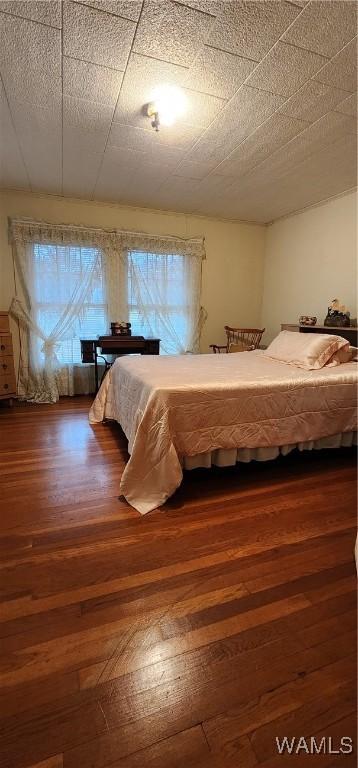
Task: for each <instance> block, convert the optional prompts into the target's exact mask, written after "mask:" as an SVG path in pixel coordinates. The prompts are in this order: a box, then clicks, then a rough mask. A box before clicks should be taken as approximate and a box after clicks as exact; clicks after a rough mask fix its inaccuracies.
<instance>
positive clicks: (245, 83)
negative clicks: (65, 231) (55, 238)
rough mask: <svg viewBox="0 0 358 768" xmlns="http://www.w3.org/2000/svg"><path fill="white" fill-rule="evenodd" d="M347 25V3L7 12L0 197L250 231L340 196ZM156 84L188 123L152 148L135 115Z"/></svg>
mask: <svg viewBox="0 0 358 768" xmlns="http://www.w3.org/2000/svg"><path fill="white" fill-rule="evenodd" d="M60 9H61V11H62V13H63V21H64V25H63V40H62V44H61V38H62V31H61V21H62V19H61V16H62V13H61V14H60V13H59V11H60ZM353 12H354V8H353V5H352V2H350V0H348V2H339V3H338V2H337V1H336V0H332V2H329V1H328V0H327V1H326V0H325V2H323V1H322V0H310V2H308V3H306V2H305V0H287V2H286V0H265V2H261V0H252V2H249V1H248V0H232V1H231V0H227V1H226V0H225V1H224V0H215V1H214V0H213V1H211V0H178V1H177V2H175V1H174V0H156V1H155V2H154V0H144V2H143V3H142V2H141V0H133V1H131V0H76V1H75V2H74V1H73V0H63V2H62V4H60V3H59V2H57V0H53V2H47V0H43V2H36V1H35V0H33V1H31V3H26V2H25V1H24V0H18V2H16V0H11V2H8V0H6V1H5V0H4V1H3V3H1V2H0V21H1V23H0V75H1V77H2V81H3V84H4V88H3V95H2V103H0V109H1V112H2V114H1V116H0V130H1V141H0V144H1V145H2V146H1V149H0V160H1V169H2V170H1V173H2V176H0V184H1V185H2V186H5V185H7V186H10V187H20V188H22V189H24V188H28V187H29V185H30V188H31V189H33V190H38V191H41V192H49V193H56V194H63V195H71V196H77V197H84V198H90V199H94V200H96V199H100V200H111V201H117V202H119V203H122V204H131V205H141V206H148V207H161V208H164V209H166V210H170V209H176V210H178V211H183V212H188V213H190V212H199V213H203V214H211V215H220V216H224V217H229V218H234V219H235V218H236V219H240V218H244V219H250V220H257V221H269V220H271V219H273V218H275V217H276V216H278V215H282V212H291V211H293V210H295V209H297V207H304V206H305V205H308V204H310V203H311V202H312V201H313V202H317V201H318V200H320V199H325V198H327V196H329V195H332V194H336V193H338V192H341V191H343V190H344V189H348V188H351V187H352V186H354V183H355V178H356V177H355V146H356V144H355V142H356V119H355V114H356V96H355V90H356V49H355V41H351V40H350V39H349V36H350V35H351V36H353V34H354V32H355V28H354V29H353V28H352V16H353ZM29 17H31V18H29ZM0 83H1V78H0ZM161 84H172V85H177V86H180V87H181V88H182V89H183V90H184V92H185V94H186V96H187V99H188V110H187V113H186V114H185V116H184V117H183V119H182V120H179V121H178V122H176V123H175V124H174V125H173V126H171V127H164V126H162V127H161V129H160V131H159V132H158V133H157V132H155V131H154V130H153V129H152V127H151V124H150V120H149V119H148V117H146V116H145V113H144V110H143V106H144V105H145V104H147V103H148V101H150V100H151V98H152V96H153V90H154V89H155V88H156V87H157V86H159V85H161ZM0 87H1V86H0ZM0 96H1V94H0Z"/></svg>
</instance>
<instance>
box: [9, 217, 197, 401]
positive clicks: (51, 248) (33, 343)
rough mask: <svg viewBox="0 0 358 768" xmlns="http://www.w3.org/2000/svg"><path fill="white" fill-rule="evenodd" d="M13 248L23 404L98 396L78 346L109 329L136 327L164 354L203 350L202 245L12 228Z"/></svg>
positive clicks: (24, 224) (66, 229)
mask: <svg viewBox="0 0 358 768" xmlns="http://www.w3.org/2000/svg"><path fill="white" fill-rule="evenodd" d="M10 239H11V242H12V244H13V251H14V262H15V268H16V275H17V290H16V296H15V298H14V300H13V302H12V305H11V308H10V312H11V313H12V315H13V316H14V317H15V318H16V319H17V321H18V324H19V329H20V340H21V359H20V367H19V384H18V388H19V395H20V396H22V397H23V398H25V399H27V400H32V401H34V402H56V401H57V400H58V398H59V397H60V396H61V395H72V394H77V393H82V392H83V393H85V392H90V391H93V370H92V367H91V366H83V365H81V360H80V342H79V339H80V338H81V337H82V338H86V337H87V338H96V337H97V336H98V335H101V334H105V333H106V332H107V333H108V329H109V323H110V321H111V320H128V319H130V321H132V323H133V331H132V332H133V333H140V334H143V335H146V336H155V337H158V338H160V339H161V350H162V351H163V352H166V353H171V354H173V353H174V354H178V353H185V352H189V351H190V352H197V351H199V340H200V330H201V326H202V323H203V320H204V315H205V313H204V310H203V309H202V308H201V306H200V291H201V262H202V259H203V258H204V257H205V251H204V244H203V241H202V240H199V239H190V240H186V239H181V238H172V237H156V236H153V235H147V234H145V233H133V232H124V231H120V230H118V231H112V232H107V231H104V230H96V229H86V228H84V227H74V226H73V227H72V226H70V225H68V226H67V225H51V224H46V223H38V222H30V221H16V220H13V221H12V222H10Z"/></svg>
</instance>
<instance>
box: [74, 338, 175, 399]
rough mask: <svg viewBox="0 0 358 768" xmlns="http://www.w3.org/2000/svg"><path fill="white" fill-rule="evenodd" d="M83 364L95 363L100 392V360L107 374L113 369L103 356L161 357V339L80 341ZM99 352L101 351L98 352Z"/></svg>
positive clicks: (96, 380)
mask: <svg viewBox="0 0 358 768" xmlns="http://www.w3.org/2000/svg"><path fill="white" fill-rule="evenodd" d="M80 342H81V358H82V362H83V363H93V365H94V372H95V382H96V392H98V358H101V357H102V359H103V360H104V364H105V373H106V372H107V371H108V369H109V368H110V367H111V363H109V362H108V361H107V360H106V359H105V357H103V355H118V356H120V355H133V354H137V355H138V354H139V355H159V346H160V339H145V338H144V336H98V338H97V339H80ZM98 350H99V351H98Z"/></svg>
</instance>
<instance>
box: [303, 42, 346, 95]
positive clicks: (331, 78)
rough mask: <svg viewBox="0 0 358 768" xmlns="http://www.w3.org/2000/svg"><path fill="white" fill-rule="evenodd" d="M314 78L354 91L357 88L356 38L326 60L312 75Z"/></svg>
mask: <svg viewBox="0 0 358 768" xmlns="http://www.w3.org/2000/svg"><path fill="white" fill-rule="evenodd" d="M314 80H318V81H319V82H320V83H327V85H332V86H333V87H334V88H342V89H343V90H344V91H352V92H353V93H354V92H355V91H356V89H357V38H356V37H355V38H354V40H352V41H351V42H350V43H348V45H346V46H345V47H344V48H342V50H341V51H340V52H339V53H337V55H336V56H334V58H333V59H331V61H328V62H327V64H325V65H324V66H323V67H322V69H320V70H319V72H317V74H316V75H315V76H314Z"/></svg>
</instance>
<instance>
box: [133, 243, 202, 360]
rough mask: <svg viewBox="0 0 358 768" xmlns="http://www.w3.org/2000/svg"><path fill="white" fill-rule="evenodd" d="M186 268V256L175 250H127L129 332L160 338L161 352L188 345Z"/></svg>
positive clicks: (188, 318)
mask: <svg viewBox="0 0 358 768" xmlns="http://www.w3.org/2000/svg"><path fill="white" fill-rule="evenodd" d="M189 262H190V259H189ZM188 269H189V265H188V259H187V257H185V256H181V255H178V254H160V253H147V252H144V251H129V252H128V281H127V291H128V313H129V322H130V323H131V324H132V333H133V334H134V335H142V336H146V337H148V336H149V337H157V338H159V339H161V352H162V353H163V352H164V353H167V354H177V353H178V352H186V351H187V350H188V349H189V347H190V333H191V307H190V301H191V291H190V290H189V286H188Z"/></svg>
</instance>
